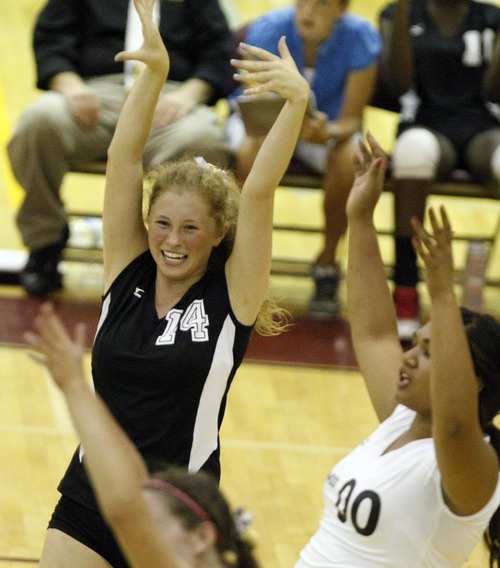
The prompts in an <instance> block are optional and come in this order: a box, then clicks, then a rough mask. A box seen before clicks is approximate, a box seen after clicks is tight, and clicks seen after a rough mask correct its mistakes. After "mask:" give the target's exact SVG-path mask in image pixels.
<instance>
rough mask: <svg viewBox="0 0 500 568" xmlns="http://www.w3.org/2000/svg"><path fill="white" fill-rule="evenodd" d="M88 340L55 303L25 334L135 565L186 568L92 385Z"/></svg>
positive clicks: (142, 470)
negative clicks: (70, 329) (86, 368)
mask: <svg viewBox="0 0 500 568" xmlns="http://www.w3.org/2000/svg"><path fill="white" fill-rule="evenodd" d="M84 338H85V326H83V325H79V326H77V328H76V330H75V335H74V339H72V338H71V337H70V336H69V334H68V333H67V331H66V329H65V328H64V325H63V324H62V322H61V320H60V318H59V316H58V315H57V314H56V312H55V310H54V307H53V306H52V304H49V303H46V304H43V305H42V306H41V307H40V310H39V313H38V315H37V317H36V318H35V322H34V332H27V333H26V334H25V339H26V341H27V342H28V344H29V345H30V346H31V348H32V349H33V350H34V351H33V353H32V357H33V358H34V359H35V360H36V361H37V362H39V363H41V364H43V365H44V366H45V367H47V369H48V370H49V372H50V374H51V376H52V379H53V380H54V382H55V384H56V385H57V386H58V387H59V388H60V390H61V392H62V394H63V395H64V398H65V400H66V404H67V407H68V410H69V413H70V415H71V419H72V421H73V424H74V426H75V429H76V431H77V433H78V435H79V437H80V440H81V443H82V447H83V449H84V458H83V463H84V466H85V469H86V470H87V472H88V474H89V477H90V479H91V482H92V486H93V488H94V491H95V494H96V498H97V502H98V504H99V507H100V509H101V512H102V513H103V515H104V517H105V519H106V520H107V522H108V523H109V524H110V526H111V528H112V530H113V532H114V533H115V535H116V537H117V538H118V541H119V543H120V547H121V548H122V550H123V551H124V553H125V555H126V556H127V558H128V560H129V561H130V562H131V565H132V566H134V567H135V568H138V567H144V568H147V567H150V566H162V567H165V568H183V566H184V565H185V564H184V562H182V561H181V560H180V558H178V557H177V555H176V553H175V551H172V550H170V549H169V548H168V547H167V546H166V543H165V538H164V535H163V534H162V530H161V528H160V527H159V526H158V524H157V522H156V521H155V518H154V516H153V514H152V512H151V510H150V508H149V506H148V503H147V501H146V499H145V498H144V495H143V485H144V484H145V483H146V481H148V479H149V474H148V471H147V468H146V465H145V463H144V460H143V459H142V457H141V456H140V454H139V453H138V451H137V450H136V448H135V446H134V445H133V444H132V442H131V441H130V439H129V438H128V437H127V436H126V434H125V433H124V432H123V430H122V429H121V428H120V426H119V425H118V423H117V422H116V420H115V419H114V418H113V416H112V415H111V413H110V412H109V410H108V408H107V407H106V406H105V404H104V403H103V402H102V401H101V399H100V398H99V397H98V396H95V395H94V394H93V393H92V391H91V390H90V387H89V385H88V384H87V381H86V379H85V377H84V372H83V367H82V358H83V352H84V345H85V341H84Z"/></svg>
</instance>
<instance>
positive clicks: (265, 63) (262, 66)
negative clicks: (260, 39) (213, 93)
mask: <svg viewBox="0 0 500 568" xmlns="http://www.w3.org/2000/svg"><path fill="white" fill-rule="evenodd" d="M240 49H241V51H242V52H243V54H244V55H245V56H248V57H249V58H248V59H231V65H233V66H234V67H237V68H238V69H242V70H244V73H239V72H238V73H236V74H235V75H234V78H235V80H236V81H240V82H241V83H244V84H245V83H247V84H248V85H251V86H247V87H246V88H245V90H244V91H243V94H244V95H245V96H252V95H262V94H264V93H270V92H276V93H278V94H279V95H281V96H282V97H283V98H285V99H287V100H289V101H291V102H294V101H301V102H303V101H304V100H306V101H307V100H309V92H310V87H309V84H308V82H307V81H306V79H305V78H304V77H303V76H302V75H301V74H300V72H299V70H298V69H297V66H296V65H295V61H294V60H293V57H292V56H291V55H290V51H289V50H288V47H287V45H286V39H285V37H284V36H283V37H282V38H281V39H280V41H279V44H278V49H279V53H280V55H279V56H278V55H274V54H272V53H270V52H269V51H266V50H265V49H262V48H260V47H255V46H253V45H248V44H245V43H241V44H240Z"/></svg>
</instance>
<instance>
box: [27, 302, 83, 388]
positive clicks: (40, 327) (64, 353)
mask: <svg viewBox="0 0 500 568" xmlns="http://www.w3.org/2000/svg"><path fill="white" fill-rule="evenodd" d="M85 332H86V327H85V325H84V324H78V325H77V326H76V328H75V332H74V339H72V338H71V337H70V335H69V334H68V332H67V331H66V329H65V327H64V325H63V323H62V322H61V320H60V318H59V316H58V315H57V313H56V311H55V309H54V306H53V305H52V304H51V303H45V304H43V305H42V306H41V307H40V310H39V313H38V315H37V317H36V318H35V321H34V331H28V332H26V333H25V334H24V338H25V340H26V342H27V343H28V345H30V347H31V348H32V349H33V352H32V353H31V354H30V356H31V357H32V359H34V360H35V361H37V362H38V363H40V364H42V365H44V366H45V367H46V368H47V369H48V370H49V372H50V374H51V375H52V377H53V379H54V382H55V383H56V384H57V385H58V386H59V388H60V389H61V390H63V391H64V390H65V389H66V388H68V387H69V386H70V385H72V384H75V383H82V384H84V383H85V379H84V372H83V366H82V365H83V363H82V360H83V353H84V349H85Z"/></svg>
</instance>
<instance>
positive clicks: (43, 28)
mask: <svg viewBox="0 0 500 568" xmlns="http://www.w3.org/2000/svg"><path fill="white" fill-rule="evenodd" d="M127 5H128V2H126V1H125V0H123V1H121V2H112V3H108V2H103V1H102V0H88V1H86V2H85V3H83V4H82V3H80V2H68V1H67V0H48V1H47V3H46V4H45V6H44V8H43V9H42V11H41V12H40V14H39V16H38V19H37V22H36V26H35V30H34V40H33V45H34V54H35V59H36V65H37V73H38V79H37V86H38V88H40V89H43V90H46V91H47V92H46V93H44V94H43V95H42V96H41V97H39V98H38V99H37V100H36V101H35V102H34V103H33V104H31V105H30V106H29V107H28V108H27V109H26V111H25V112H24V114H23V115H22V116H21V118H20V120H19V122H18V124H17V125H16V127H15V130H14V133H13V135H12V138H11V140H10V142H9V145H8V154H9V158H10V162H11V165H12V169H13V172H14V175H15V177H16V178H17V180H18V182H19V183H20V184H21V186H22V187H23V189H24V191H25V197H24V201H23V203H22V204H21V207H20V210H19V212H18V215H17V225H18V228H19V231H20V233H21V236H22V239H23V242H24V244H25V245H26V247H27V248H28V249H29V258H28V263H27V265H26V267H25V268H24V270H23V271H22V273H21V284H22V285H23V287H24V288H25V290H26V291H27V292H28V293H29V294H33V295H46V294H50V293H51V292H54V291H56V290H58V289H60V288H61V287H62V285H63V282H62V275H61V273H60V271H59V270H58V263H59V261H60V259H61V254H62V251H63V249H64V246H65V244H66V242H67V239H68V235H69V232H68V223H67V216H66V211H65V208H64V204H63V202H62V200H61V195H60V190H61V184H62V181H63V178H64V175H65V174H66V172H68V170H69V169H70V165H71V162H73V161H75V160H99V159H105V157H106V151H107V149H108V146H109V144H110V142H111V138H112V136H113V132H114V129H115V126H116V122H117V120H118V115H119V113H120V110H121V108H122V106H123V103H124V101H125V98H126V95H127V92H128V90H129V87H130V83H131V81H132V80H133V74H134V68H135V67H134V64H127V65H126V66H125V69H124V65H123V63H121V62H117V61H115V60H114V55H115V54H116V53H117V52H119V51H121V50H123V49H124V47H125V48H126V49H130V48H133V47H134V46H137V45H140V41H141V37H140V31H141V27H140V23H136V17H135V16H136V13H135V11H134V10H133V6H132V3H130V5H129V8H128V12H127ZM158 6H161V8H160V9H157V10H156V13H155V17H156V20H159V27H160V32H161V34H162V38H163V40H164V42H165V44H166V46H167V48H168V50H169V53H170V58H171V61H172V69H171V73H170V76H169V80H168V82H167V83H166V84H165V87H164V90H163V94H162V96H161V98H160V100H159V103H158V106H157V110H156V116H155V121H154V126H153V131H152V134H151V136H150V139H149V142H148V145H147V148H146V152H145V155H144V164H145V166H146V167H148V168H149V167H154V166H156V165H158V164H159V163H162V162H165V161H167V160H171V159H173V158H180V157H184V156H186V155H187V156H194V155H201V156H203V157H204V158H205V159H206V160H208V161H210V162H211V163H214V164H218V165H221V166H224V165H227V163H228V158H229V153H228V149H227V144H226V142H225V140H224V137H223V134H222V132H221V130H220V128H219V127H218V122H217V115H216V114H215V113H214V112H213V109H211V108H209V107H208V106H207V104H212V103H214V102H215V101H216V100H217V99H218V98H220V97H222V96H226V95H227V94H228V90H229V88H230V77H231V70H230V66H229V59H230V54H231V50H232V35H231V32H230V30H229V28H228V25H227V22H226V19H225V17H224V13H223V12H222V10H221V8H220V6H219V4H218V1H217V0H184V1H183V2H161V3H158V2H157V5H156V7H157V8H158ZM136 29H137V30H138V33H136V31H135V30H136ZM137 38H138V40H139V41H138V43H136V41H137ZM124 71H125V72H124Z"/></svg>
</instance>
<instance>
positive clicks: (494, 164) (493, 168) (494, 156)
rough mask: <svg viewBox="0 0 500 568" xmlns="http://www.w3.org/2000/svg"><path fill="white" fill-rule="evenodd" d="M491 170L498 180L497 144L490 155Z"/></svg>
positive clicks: (499, 150)
mask: <svg viewBox="0 0 500 568" xmlns="http://www.w3.org/2000/svg"><path fill="white" fill-rule="evenodd" d="M491 171H492V172H493V175H494V176H495V178H496V179H497V180H498V181H500V146H497V147H496V149H495V151H494V152H493V154H492V155H491Z"/></svg>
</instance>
